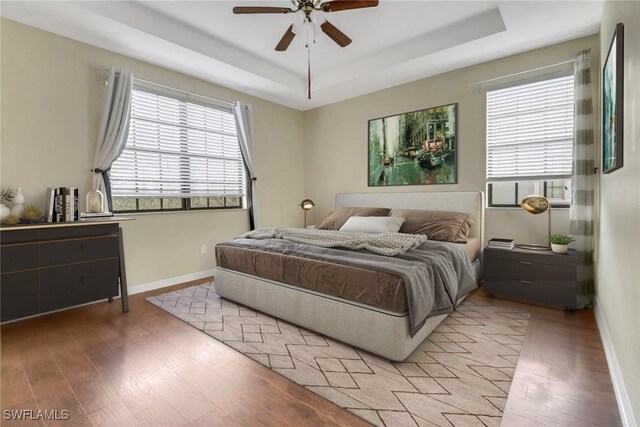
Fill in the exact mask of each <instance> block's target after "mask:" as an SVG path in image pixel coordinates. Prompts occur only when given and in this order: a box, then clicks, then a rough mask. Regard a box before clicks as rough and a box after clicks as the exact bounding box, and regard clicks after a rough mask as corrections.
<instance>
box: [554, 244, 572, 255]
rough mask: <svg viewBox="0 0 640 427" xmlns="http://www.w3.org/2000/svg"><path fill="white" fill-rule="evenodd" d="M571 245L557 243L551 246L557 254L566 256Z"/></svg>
mask: <svg viewBox="0 0 640 427" xmlns="http://www.w3.org/2000/svg"><path fill="white" fill-rule="evenodd" d="M568 248H569V245H557V244H555V243H552V244H551V250H552V251H553V252H554V253H556V254H566V253H567V249H568Z"/></svg>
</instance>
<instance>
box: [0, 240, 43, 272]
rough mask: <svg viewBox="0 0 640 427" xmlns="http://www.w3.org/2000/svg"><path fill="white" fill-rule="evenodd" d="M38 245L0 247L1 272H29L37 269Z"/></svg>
mask: <svg viewBox="0 0 640 427" xmlns="http://www.w3.org/2000/svg"><path fill="white" fill-rule="evenodd" d="M38 248H39V245H38V244H37V243H35V244H24V245H4V246H2V247H0V264H1V265H2V272H3V273H9V272H12V271H21V270H31V269H34V268H38Z"/></svg>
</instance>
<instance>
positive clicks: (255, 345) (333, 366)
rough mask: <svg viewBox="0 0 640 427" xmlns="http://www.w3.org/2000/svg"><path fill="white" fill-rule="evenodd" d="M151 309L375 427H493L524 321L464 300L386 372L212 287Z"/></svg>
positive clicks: (174, 295)
mask: <svg viewBox="0 0 640 427" xmlns="http://www.w3.org/2000/svg"><path fill="white" fill-rule="evenodd" d="M147 301H149V302H150V303H152V304H154V305H156V306H158V307H160V308H162V309H163V310H165V311H167V312H169V313H171V314H172V315H174V316H176V317H178V318H179V319H181V320H183V321H185V322H187V323H188V324H189V325H191V326H193V327H194V328H197V329H198V330H200V331H202V332H204V333H206V334H208V335H210V336H211V337H213V338H215V339H216V340H218V341H221V342H223V343H224V344H226V345H228V346H229V347H232V348H233V349H235V350H237V351H239V352H240V353H242V354H244V355H246V356H247V357H250V358H252V359H254V360H256V361H258V362H259V363H261V364H263V365H264V366H266V367H268V368H270V369H272V370H274V371H276V372H278V373H280V374H281V375H283V376H285V377H286V378H289V379H290V380H291V381H294V382H296V383H298V384H299V385H301V386H303V387H306V388H307V389H309V390H311V391H313V392H314V393H317V394H319V395H320V396H323V397H324V398H326V399H328V400H330V401H331V402H333V403H335V404H337V405H338V406H341V407H343V408H345V409H347V410H348V411H350V412H352V413H354V414H355V415H357V416H359V417H361V418H363V419H365V420H367V421H369V422H370V423H372V424H374V425H377V426H434V425H436V426H452V425H453V426H498V425H499V424H500V419H501V417H502V413H503V411H504V406H505V403H506V401H507V395H508V394H509V388H510V386H511V381H512V380H513V375H514V372H515V369H516V365H517V363H518V358H519V356H520V350H521V346H522V343H523V341H524V336H525V333H526V330H527V325H528V321H529V320H528V319H529V314H528V313H526V312H524V311H522V310H517V309H513V308H508V307H499V306H496V305H492V304H480V303H476V302H472V301H467V300H465V301H464V302H463V303H462V304H461V305H460V306H459V307H458V309H457V311H455V312H453V313H451V314H449V316H448V317H447V318H446V319H445V320H444V321H443V322H442V323H441V324H440V325H439V326H438V327H437V328H436V330H435V331H434V332H433V333H431V335H430V336H429V337H428V338H427V339H426V340H425V341H424V342H423V343H422V344H421V345H420V346H419V347H418V348H417V349H416V350H415V352H413V353H412V354H411V356H409V358H407V360H405V361H403V362H392V361H389V360H386V359H383V358H381V357H379V356H376V355H373V354H371V353H368V352H366V351H364V350H360V349H358V348H355V347H353V346H351V345H348V344H344V343H342V342H339V341H336V340H334V339H331V338H328V337H325V336H323V335H320V334H317V333H314V332H312V331H309V330H307V329H304V328H301V327H298V326H296V325H293V324H291V323H289V322H285V321H283V320H280V319H278V318H275V317H273V316H270V315H267V314H264V313H261V312H258V311H256V310H252V309H250V308H247V307H244V306H242V305H239V304H236V303H234V302H232V301H229V300H226V299H222V298H221V297H220V296H219V295H218V294H216V291H215V287H214V285H213V283H208V284H204V285H198V286H193V287H190V288H185V289H181V290H178V291H174V292H169V293H166V294H162V295H158V296H152V297H149V298H147Z"/></svg>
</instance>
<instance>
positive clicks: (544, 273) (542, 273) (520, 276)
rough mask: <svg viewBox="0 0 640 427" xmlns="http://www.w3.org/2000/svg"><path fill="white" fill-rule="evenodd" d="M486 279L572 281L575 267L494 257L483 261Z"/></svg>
mask: <svg viewBox="0 0 640 427" xmlns="http://www.w3.org/2000/svg"><path fill="white" fill-rule="evenodd" d="M484 277H485V279H486V280H515V281H520V280H526V281H530V282H533V281H535V282H547V281H552V282H572V281H575V280H576V268H575V267H572V266H563V265H557V264H534V263H533V262H531V261H525V260H519V261H514V260H507V259H494V260H492V262H488V263H485V266H484Z"/></svg>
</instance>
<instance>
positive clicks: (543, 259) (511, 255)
mask: <svg viewBox="0 0 640 427" xmlns="http://www.w3.org/2000/svg"><path fill="white" fill-rule="evenodd" d="M484 257H485V259H486V260H491V261H497V262H503V261H513V262H527V263H531V264H544V265H550V266H554V265H562V266H575V265H576V260H577V259H576V256H575V251H573V250H570V252H569V253H568V254H566V255H558V254H554V253H553V252H551V251H525V250H521V249H518V248H515V249H512V250H504V249H493V248H486V249H485V251H484Z"/></svg>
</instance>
